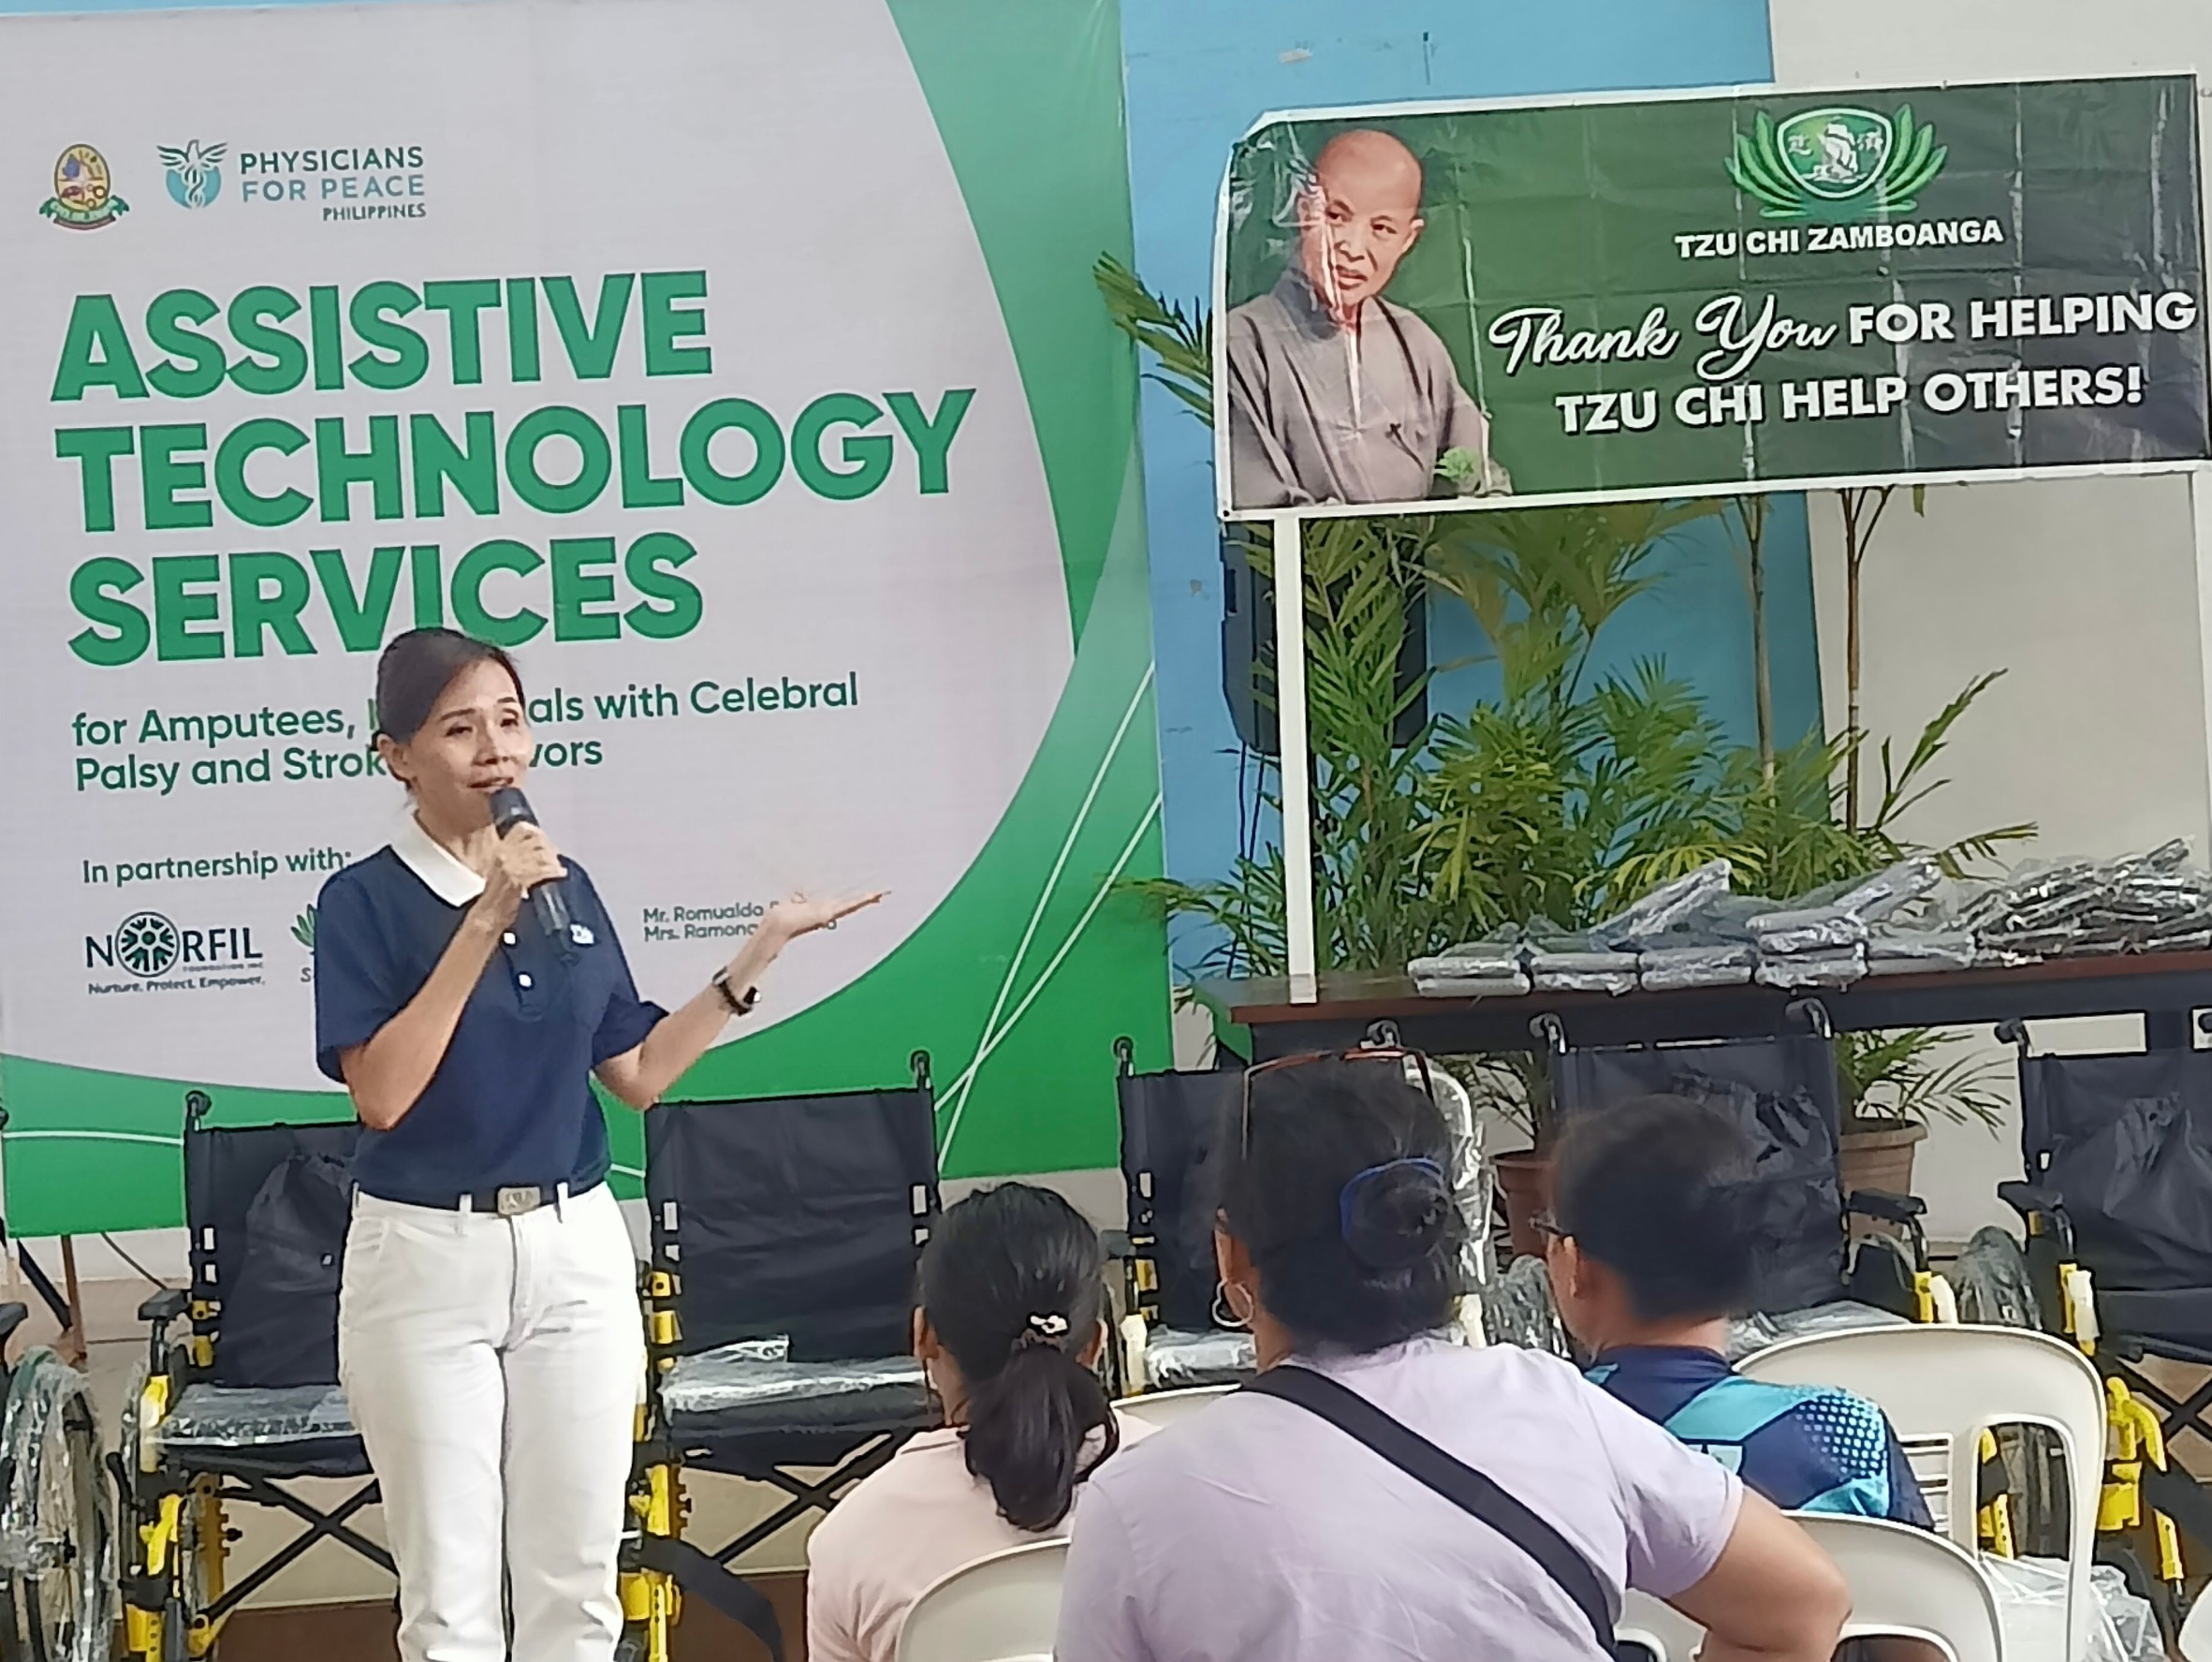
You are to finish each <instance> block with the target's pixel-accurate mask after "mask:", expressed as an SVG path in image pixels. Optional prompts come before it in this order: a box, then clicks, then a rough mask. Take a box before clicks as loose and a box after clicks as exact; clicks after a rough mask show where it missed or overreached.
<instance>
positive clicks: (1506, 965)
mask: <svg viewBox="0 0 2212 1662" xmlns="http://www.w3.org/2000/svg"><path fill="white" fill-rule="evenodd" d="M1527 955H1528V947H1527V946H1526V944H1525V943H1524V942H1523V941H1522V940H1521V938H1520V935H1519V932H1517V931H1513V932H1510V933H1507V934H1497V935H1493V936H1490V937H1488V938H1487V939H1484V940H1479V941H1466V942H1463V943H1461V944H1460V945H1458V946H1457V947H1446V948H1445V949H1443V951H1442V952H1437V953H1432V954H1431V955H1429V956H1428V957H1426V958H1416V959H1414V961H1413V962H1412V963H1408V964H1407V965H1406V974H1408V975H1409V976H1411V977H1412V978H1413V979H1414V989H1415V991H1417V992H1420V993H1430V994H1438V995H1446V996H1455V997H1462V998H1482V997H1491V996H1497V995H1501V994H1505V995H1510V994H1513V993H1526V992H1527V991H1528V990H1529V973H1528V970H1527V968H1526V966H1525V960H1526V958H1527Z"/></svg>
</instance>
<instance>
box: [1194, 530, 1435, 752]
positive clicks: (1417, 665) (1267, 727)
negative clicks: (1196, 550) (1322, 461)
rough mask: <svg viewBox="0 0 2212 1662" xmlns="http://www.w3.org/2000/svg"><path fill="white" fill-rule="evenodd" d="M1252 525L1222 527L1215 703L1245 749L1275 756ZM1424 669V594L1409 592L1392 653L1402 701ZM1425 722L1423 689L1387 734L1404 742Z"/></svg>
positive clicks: (1271, 589)
mask: <svg viewBox="0 0 2212 1662" xmlns="http://www.w3.org/2000/svg"><path fill="white" fill-rule="evenodd" d="M1251 537H1252V527H1250V526H1248V525H1241V524H1233V525H1224V526H1223V527H1222V697H1223V699H1226V700H1227V701H1228V705H1229V720H1230V722H1231V723H1232V724H1233V725H1234V726H1235V727H1236V728H1237V737H1238V739H1240V740H1242V741H1243V742H1244V745H1245V748H1246V749H1248V750H1251V751H1252V752H1253V753H1254V754H1255V755H1258V756H1267V757H1275V756H1281V755H1282V733H1281V730H1280V729H1279V728H1277V726H1276V723H1275V710H1274V706H1273V705H1272V704H1271V703H1269V702H1267V700H1266V699H1263V698H1262V696H1261V688H1262V686H1263V685H1267V686H1269V687H1270V688H1271V686H1272V684H1273V682H1274V679H1275V583H1274V581H1273V580H1272V579H1270V578H1267V577H1264V576H1262V575H1261V574H1260V573H1258V572H1256V571H1254V570H1253V569H1252V559H1251V552H1250V538H1251ZM1427 670H1428V594H1427V592H1426V590H1424V589H1422V588H1420V587H1418V586H1414V587H1412V588H1409V590H1408V591H1407V594H1406V597H1405V639H1404V640H1403V641H1402V642H1401V643H1400V644H1399V649H1398V691H1399V693H1400V694H1401V695H1402V694H1404V693H1405V692H1407V691H1408V690H1409V689H1410V688H1412V687H1413V686H1414V684H1416V683H1417V682H1419V681H1420V679H1421V677H1422V675H1423V674H1424V673H1426V672H1427ZM1427 725H1428V692H1427V691H1426V689H1424V690H1423V691H1421V692H1420V693H1418V694H1416V695H1415V696H1414V699H1412V700H1411V701H1410V702H1409V703H1408V704H1407V705H1406V707H1405V711H1404V713H1402V714H1400V715H1399V718H1398V730H1397V731H1396V732H1395V733H1393V734H1392V735H1391V737H1392V739H1393V740H1395V741H1396V742H1397V743H1399V744H1411V743H1413V742H1414V739H1415V738H1416V737H1417V736H1418V735H1419V733H1420V731H1421V729H1422V728H1424V727H1425V726H1427Z"/></svg>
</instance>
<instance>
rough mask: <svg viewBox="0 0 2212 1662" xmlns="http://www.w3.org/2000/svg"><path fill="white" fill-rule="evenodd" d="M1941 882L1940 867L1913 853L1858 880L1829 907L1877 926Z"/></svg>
mask: <svg viewBox="0 0 2212 1662" xmlns="http://www.w3.org/2000/svg"><path fill="white" fill-rule="evenodd" d="M1942 880H1943V868H1942V867H1941V866H1939V865H1938V864H1937V863H1936V862H1935V860H1933V859H1931V858H1930V857H1929V856H1927V855H1925V854H1915V855H1913V856H1912V858H1910V859H1908V860H1898V861H1897V863H1896V864H1895V865H1892V866H1888V867H1885V868H1884V869H1882V871H1879V872H1876V873H1875V874H1874V875H1872V876H1871V877H1864V878H1861V879H1860V880H1859V881H1858V882H1856V883H1854V884H1853V885H1852V886H1851V887H1850V888H1849V889H1846V890H1844V891H1843V892H1842V893H1841V894H1839V895H1838V896H1837V897H1836V898H1835V899H1834V900H1833V901H1831V902H1829V903H1828V904H1829V905H1832V906H1834V907H1835V909H1836V910H1837V911H1838V912H1841V913H1842V914H1843V915H1844V916H1845V917H1847V918H1856V919H1858V920H1859V921H1860V922H1861V923H1879V922H1881V921H1882V919H1884V918H1889V917H1893V916H1895V915H1896V914H1897V913H1898V912H1900V911H1902V910H1904V908H1905V907H1907V906H1909V905H1912V903H1913V902H1914V901H1916V900H1918V899H1920V898H1921V897H1922V896H1923V895H1926V894H1929V893H1932V892H1933V891H1934V890H1935V888H1936V886H1937V885H1938V884H1939V883H1941V882H1942Z"/></svg>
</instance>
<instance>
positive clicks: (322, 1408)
mask: <svg viewBox="0 0 2212 1662" xmlns="http://www.w3.org/2000/svg"><path fill="white" fill-rule="evenodd" d="M154 1434H155V1435H156V1436H157V1437H158V1438H159V1439H160V1443H161V1446H162V1447H163V1448H164V1449H268V1448H273V1447H276V1446H278V1445H281V1444H290V1443H305V1442H320V1441H322V1440H324V1439H326V1438H331V1437H350V1436H353V1435H355V1434H356V1433H355V1430H354V1423H353V1411H352V1410H351V1409H350V1408H348V1407H347V1406H346V1404H345V1392H344V1391H343V1390H339V1389H338V1387H337V1386H335V1385H294V1386H286V1387H285V1388H283V1389H281V1390H262V1389H254V1390H248V1389H245V1388H242V1387H241V1388H237V1389H233V1388H231V1387H228V1386H221V1385H192V1386H187V1387H186V1388H185V1390H184V1394H183V1396H181V1397H179V1398H178V1399H177V1405H176V1407H175V1408H174V1409H172V1410H171V1411H170V1413H169V1416H168V1419H165V1420H163V1421H162V1422H161V1424H160V1425H159V1426H158V1427H157V1428H156V1429H155V1433H154Z"/></svg>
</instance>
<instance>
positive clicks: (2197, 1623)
mask: <svg viewBox="0 0 2212 1662" xmlns="http://www.w3.org/2000/svg"><path fill="white" fill-rule="evenodd" d="M2175 1649H2177V1650H2178V1651H2180V1653H2181V1662H2212V1598H2206V1597H2205V1596H2202V1595H2199V1596H2198V1598H2197V1601H2196V1603H2195V1604H2193V1605H2191V1606H2190V1611H2189V1620H2188V1621H2186V1622H2184V1623H2182V1624H2181V1640H2180V1642H2179V1643H2178V1644H2177V1645H2176V1646H2175Z"/></svg>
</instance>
